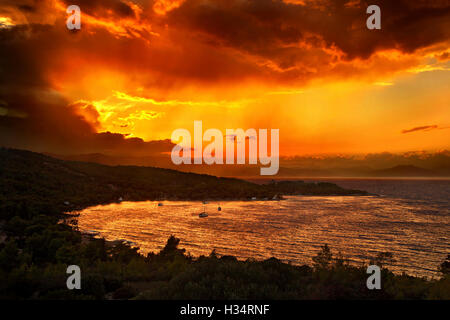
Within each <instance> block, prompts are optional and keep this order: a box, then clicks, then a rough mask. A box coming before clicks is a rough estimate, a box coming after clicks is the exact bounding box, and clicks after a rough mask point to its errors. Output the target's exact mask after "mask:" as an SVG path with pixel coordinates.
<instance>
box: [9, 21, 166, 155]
mask: <svg viewBox="0 0 450 320" xmlns="http://www.w3.org/2000/svg"><path fill="white" fill-rule="evenodd" d="M49 35H52V36H50V37H49ZM57 39H58V33H54V28H53V27H52V26H48V25H36V24H35V25H20V26H16V27H14V28H11V29H0V70H1V72H0V145H3V146H9V147H17V148H24V149H31V150H36V151H46V152H54V153H72V154H73V153H87V152H105V153H108V154H120V153H122V152H126V153H127V154H129V155H141V156H144V155H147V156H148V155H157V154H159V153H161V152H167V151H170V150H171V148H172V147H173V145H172V143H171V142H170V141H168V140H163V141H150V142H145V141H143V140H142V139H139V138H131V139H129V138H127V137H126V136H124V135H122V134H115V133H110V132H106V133H97V132H96V130H95V128H94V127H93V124H92V122H89V121H87V120H86V119H85V118H84V117H83V116H81V115H80V114H79V112H78V111H79V110H78V108H77V107H79V106H78V105H77V104H71V103H69V101H67V100H66V99H65V98H64V97H63V96H62V95H61V94H60V93H59V92H58V91H56V90H55V89H54V88H52V86H51V83H50V81H49V80H48V77H47V73H46V69H47V68H48V65H49V63H50V62H49V60H55V57H54V56H53V55H52V52H54V51H55V50H57V48H58V47H59V46H60V44H59V43H58V41H57Z"/></svg>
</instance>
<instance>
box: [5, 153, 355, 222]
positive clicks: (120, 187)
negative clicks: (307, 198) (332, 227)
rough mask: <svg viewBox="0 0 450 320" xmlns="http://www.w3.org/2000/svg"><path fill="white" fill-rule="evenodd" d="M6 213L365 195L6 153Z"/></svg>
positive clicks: (333, 187) (303, 185)
mask: <svg viewBox="0 0 450 320" xmlns="http://www.w3.org/2000/svg"><path fill="white" fill-rule="evenodd" d="M0 167H1V168H2V170H1V172H0V201H1V206H0V213H1V214H2V215H8V214H10V212H13V211H16V210H17V207H18V206H22V205H25V204H27V206H26V207H30V205H31V206H32V207H36V206H37V207H39V211H41V209H46V210H47V211H49V212H61V211H68V210H71V209H74V208H79V207H84V206H88V205H94V204H101V203H109V202H113V201H117V200H118V199H119V198H122V199H123V200H130V201H142V200H160V199H172V200H203V199H229V200H233V199H236V200H237V199H251V198H253V197H256V198H258V199H264V198H268V199H272V198H273V197H274V196H276V195H281V194H321V195H326V194H342V195H348V194H364V193H363V192H360V191H356V190H345V189H343V188H340V187H338V186H337V185H334V184H327V183H319V184H314V183H304V182H295V183H290V184H289V188H286V186H285V185H284V184H283V183H272V184H267V185H258V184H254V183H251V182H247V181H243V180H238V179H232V178H218V177H214V176H209V175H201V174H193V173H184V172H179V171H175V170H170V169H161V168H152V167H138V166H107V165H101V164H96V163H88V162H76V161H64V160H58V159H55V158H52V157H49V156H46V155H43V154H38V153H34V152H29V151H23V150H15V149H6V148H1V149H0Z"/></svg>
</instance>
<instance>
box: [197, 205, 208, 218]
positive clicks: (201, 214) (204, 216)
mask: <svg viewBox="0 0 450 320" xmlns="http://www.w3.org/2000/svg"><path fill="white" fill-rule="evenodd" d="M198 216H199V217H200V218H206V217H207V216H208V214H207V213H206V210H205V207H203V212H202V213H200V214H199V215H198Z"/></svg>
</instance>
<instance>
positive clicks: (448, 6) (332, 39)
mask: <svg viewBox="0 0 450 320" xmlns="http://www.w3.org/2000/svg"><path fill="white" fill-rule="evenodd" d="M347 3H349V1H344V0H336V1H331V0H330V1H320V2H313V1H311V2H307V5H306V6H302V5H295V4H289V3H285V2H283V1H281V0H248V1H241V0H217V1H204V0H187V1H186V2H184V3H183V5H181V6H180V7H179V8H178V9H175V10H173V11H171V12H170V14H169V17H168V19H169V21H170V24H174V25H177V26H178V27H180V28H181V27H182V28H188V29H191V30H195V31H197V32H201V33H204V34H206V35H209V36H211V37H213V38H214V39H215V40H216V41H217V43H218V44H223V45H226V46H230V47H235V48H238V49H241V50H245V51H247V52H250V53H252V54H258V55H261V56H267V57H271V58H273V57H277V55H281V56H282V55H283V54H286V51H287V50H288V49H286V50H281V48H286V46H296V45H297V44H298V43H299V42H301V41H303V42H306V43H308V44H311V45H313V46H317V45H318V46H320V45H322V43H321V41H323V45H325V46H326V47H332V46H336V47H337V48H339V49H340V50H342V51H343V52H344V53H345V54H346V55H347V58H349V59H351V58H355V57H361V58H367V57H369V56H370V55H371V54H372V53H374V52H375V51H376V50H379V49H394V48H395V49H400V50H402V51H404V52H411V51H414V50H416V49H418V48H421V47H424V46H428V45H430V44H433V43H436V42H440V41H444V40H448V39H449V35H450V2H449V1H434V2H425V1H405V0H398V1H388V0H382V1H371V2H370V4H377V5H379V6H380V8H381V12H382V29H381V30H376V31H373V30H368V29H367V28H366V19H367V17H368V15H367V14H366V8H367V6H368V3H365V2H363V1H361V3H360V4H359V5H358V6H348V5H346V4H347ZM274 47H275V48H280V50H278V51H276V50H273V49H271V48H274ZM287 64H288V65H289V63H287Z"/></svg>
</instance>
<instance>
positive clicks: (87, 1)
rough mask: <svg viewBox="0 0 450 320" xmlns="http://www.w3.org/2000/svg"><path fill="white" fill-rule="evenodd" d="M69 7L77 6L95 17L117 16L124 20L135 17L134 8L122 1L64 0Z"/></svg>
mask: <svg viewBox="0 0 450 320" xmlns="http://www.w3.org/2000/svg"><path fill="white" fill-rule="evenodd" d="M63 3H65V5H66V6H67V7H68V6H70V5H77V6H79V7H80V9H81V11H82V12H85V13H87V14H89V15H91V16H94V17H105V16H111V15H112V16H117V17H122V18H130V17H135V13H134V10H133V8H132V7H131V6H130V5H129V4H128V3H126V2H124V1H120V0H108V1H105V0H74V1H72V0H64V1H63Z"/></svg>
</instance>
